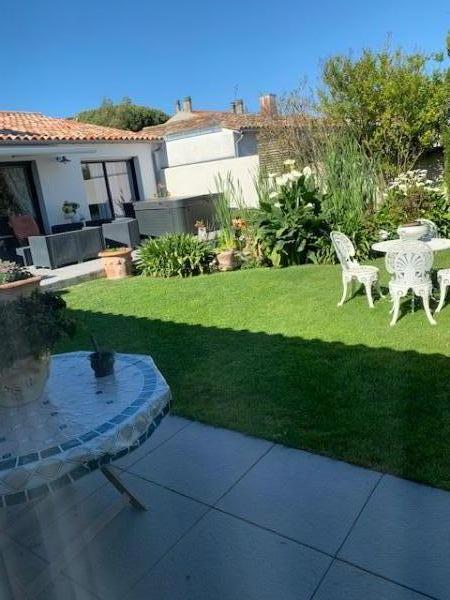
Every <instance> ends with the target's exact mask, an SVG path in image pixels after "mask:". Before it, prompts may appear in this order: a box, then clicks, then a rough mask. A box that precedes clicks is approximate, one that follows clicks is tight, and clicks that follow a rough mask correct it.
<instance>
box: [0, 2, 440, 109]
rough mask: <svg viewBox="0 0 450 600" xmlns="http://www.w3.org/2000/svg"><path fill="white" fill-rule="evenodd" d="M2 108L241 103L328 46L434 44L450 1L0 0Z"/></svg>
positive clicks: (312, 66)
mask: <svg viewBox="0 0 450 600" xmlns="http://www.w3.org/2000/svg"><path fill="white" fill-rule="evenodd" d="M0 11H1V12H0V14H1V20H2V35H1V37H0V73H1V83H0V109H1V110H5V109H11V110H36V111H40V112H43V113H46V114H49V115H52V116H66V115H71V114H74V113H75V112H77V111H79V110H82V109H85V108H91V107H94V106H97V105H98V104H99V103H100V101H101V99H102V98H103V97H105V96H108V97H111V98H112V99H114V100H118V99H121V98H122V97H123V96H130V97H131V98H132V99H133V100H134V101H135V102H137V103H139V104H148V105H152V106H156V107H160V108H162V109H163V110H166V111H168V112H172V111H173V104H174V101H175V99H177V98H182V97H183V96H186V95H191V96H192V99H193V103H194V108H204V109H224V108H226V107H228V106H229V102H230V101H231V100H233V99H234V97H235V96H236V86H237V97H242V98H244V99H245V101H246V103H247V106H248V107H249V109H250V110H255V109H256V108H257V97H258V95H259V94H260V93H267V92H274V93H278V94H282V93H283V92H286V91H288V90H291V89H294V88H296V87H298V84H299V82H301V81H302V80H304V78H307V80H308V82H309V83H310V84H314V83H315V82H316V81H317V78H318V76H319V73H320V65H321V62H323V60H324V59H326V58H327V57H328V56H330V55H332V54H336V53H347V52H349V51H352V52H353V53H357V52H358V51H360V50H361V48H363V47H372V48H380V47H381V46H383V44H384V43H385V41H386V39H387V37H388V35H390V36H391V39H392V42H393V44H394V45H400V46H402V47H403V48H405V49H408V50H414V49H421V50H424V51H427V52H428V51H434V50H439V49H443V48H444V44H445V36H446V32H447V30H448V29H450V2H449V1H448V0H430V1H428V2H424V1H423V0H408V1H406V0H373V1H370V0H342V1H338V0H334V1H332V0H315V1H312V2H311V1H308V2H306V1H304V0H284V1H283V2H277V1H276V0H271V1H268V0H240V1H237V0H224V1H222V2H220V3H219V2H216V1H214V0H209V1H208V0H168V1H165V2H163V1H161V0H159V1H157V2H155V1H154V0H134V1H132V2H125V1H124V0H120V1H119V0H108V1H107V0H90V1H86V0H77V1H73V0H67V1H62V2H55V1H54V0H52V1H50V0H13V1H11V0H0Z"/></svg>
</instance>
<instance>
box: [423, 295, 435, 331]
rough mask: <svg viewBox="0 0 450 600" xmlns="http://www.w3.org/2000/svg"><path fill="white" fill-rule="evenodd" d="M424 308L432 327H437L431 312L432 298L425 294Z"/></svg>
mask: <svg viewBox="0 0 450 600" xmlns="http://www.w3.org/2000/svg"><path fill="white" fill-rule="evenodd" d="M422 300H423V307H424V309H425V314H426V315H427V318H428V320H429V321H430V324H431V325H436V321H435V320H434V319H433V316H432V314H431V311H430V296H429V295H428V294H424V295H423V296H422Z"/></svg>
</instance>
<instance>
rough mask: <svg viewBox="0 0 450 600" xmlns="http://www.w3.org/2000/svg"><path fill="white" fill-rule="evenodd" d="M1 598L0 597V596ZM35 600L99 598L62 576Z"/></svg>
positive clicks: (93, 599)
mask: <svg viewBox="0 0 450 600" xmlns="http://www.w3.org/2000/svg"><path fill="white" fill-rule="evenodd" d="M0 598H1V596H0ZM2 600H3V598H2ZM36 600H100V599H99V596H96V595H95V594H92V593H91V592H88V591H87V590H85V589H83V588H82V587H80V586H79V585H77V584H76V583H75V582H74V581H72V580H70V579H68V578H67V577H65V576H64V575H60V576H59V577H57V578H56V579H55V580H54V581H53V582H52V583H51V584H50V585H49V586H48V587H46V588H45V589H44V590H43V591H42V592H41V593H40V594H38V596H37V597H36Z"/></svg>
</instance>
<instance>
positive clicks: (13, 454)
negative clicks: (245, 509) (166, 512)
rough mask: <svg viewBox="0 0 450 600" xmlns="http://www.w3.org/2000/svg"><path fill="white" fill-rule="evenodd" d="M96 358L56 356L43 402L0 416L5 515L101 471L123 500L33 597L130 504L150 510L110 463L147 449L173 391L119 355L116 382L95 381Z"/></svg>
mask: <svg viewBox="0 0 450 600" xmlns="http://www.w3.org/2000/svg"><path fill="white" fill-rule="evenodd" d="M89 354H90V353H89V352H73V353H67V354H59V355H56V356H53V357H52V359H51V360H52V366H51V370H50V373H51V374H50V377H49V379H48V381H47V384H46V387H45V391H44V393H43V395H42V397H41V399H40V400H38V401H37V402H32V403H29V404H25V405H22V406H17V407H14V408H0V416H1V418H0V457H3V460H1V461H0V507H9V506H12V505H17V504H21V503H26V502H32V501H37V500H39V499H41V498H43V497H44V496H46V495H47V494H51V493H54V492H57V491H58V490H60V489H61V487H63V486H66V485H69V484H71V483H76V482H77V481H78V480H79V479H80V478H82V477H85V476H86V475H89V474H90V473H92V472H93V471H95V470H97V469H99V470H100V471H101V472H102V473H103V474H104V475H105V477H106V478H107V479H108V481H109V482H110V483H112V484H113V486H114V487H115V488H116V489H117V490H118V491H119V492H120V494H121V495H122V498H121V499H120V500H118V502H116V503H114V504H113V505H111V507H109V508H108V509H106V510H105V511H103V512H102V514H101V515H100V516H99V517H98V519H97V521H96V522H95V523H94V524H90V525H89V531H80V532H79V534H78V537H77V536H75V538H74V539H73V541H72V542H71V544H69V545H68V546H66V547H65V548H64V552H63V555H62V556H61V557H58V558H56V559H55V560H54V562H53V563H51V564H50V566H49V568H47V569H45V570H44V572H43V573H41V574H39V575H38V577H37V578H36V579H35V580H34V581H32V582H30V584H29V586H27V590H26V592H27V593H29V592H30V591H31V593H32V595H33V597H34V596H35V595H36V596H37V595H38V594H39V593H40V591H42V589H44V588H45V587H46V586H47V585H48V579H49V575H51V574H52V573H54V572H55V571H58V569H59V568H60V567H61V563H63V562H64V561H65V560H70V559H71V557H73V556H74V555H75V554H76V553H78V552H79V551H80V550H81V549H82V547H83V545H85V544H86V543H88V542H89V535H91V536H92V535H95V534H96V533H98V532H99V531H101V529H103V528H104V527H105V526H106V525H107V524H108V522H110V521H111V519H112V518H114V516H115V515H117V513H118V512H119V511H120V510H121V509H122V508H123V499H125V500H126V501H127V503H128V504H131V506H132V507H133V508H138V509H146V507H145V505H144V504H143V503H142V502H141V501H140V500H139V498H138V497H137V496H136V494H135V493H134V492H133V491H132V490H130V489H129V487H127V486H126V485H125V484H124V482H123V481H122V480H121V479H120V477H119V476H118V474H117V472H116V470H113V469H112V468H111V467H110V466H109V463H111V462H112V461H114V460H116V459H118V458H120V457H122V456H125V455H126V454H128V453H130V452H132V451H134V450H135V449H137V448H138V447H139V446H141V445H142V444H144V443H145V441H146V440H147V439H148V438H149V437H150V436H151V435H152V433H153V432H154V431H155V429H156V428H157V427H158V425H159V424H160V422H161V420H162V419H163V417H164V416H165V415H166V414H167V412H168V411H169V407H170V399H171V394H170V389H169V387H168V385H167V383H166V381H165V379H164V378H163V376H162V375H161V373H160V372H159V371H158V369H157V368H156V366H155V364H154V362H153V360H152V359H151V358H150V357H149V356H143V355H130V354H116V357H115V373H114V375H111V376H108V377H104V378H101V379H96V378H95V376H94V373H93V371H92V369H91V366H90V362H89ZM0 394H1V383H0ZM15 584H16V586H17V587H20V584H19V583H17V582H15ZM14 597H16V596H14ZM17 597H22V596H19V595H18V596H17ZM26 597H27V598H28V597H29V596H28V595H26Z"/></svg>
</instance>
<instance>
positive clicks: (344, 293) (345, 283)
mask: <svg viewBox="0 0 450 600" xmlns="http://www.w3.org/2000/svg"><path fill="white" fill-rule="evenodd" d="M342 286H343V288H344V290H343V292H342V298H341V300H340V302H338V306H342V305H343V304H344V302H345V299H346V298H347V288H348V281H347V278H346V277H343V278H342Z"/></svg>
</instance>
